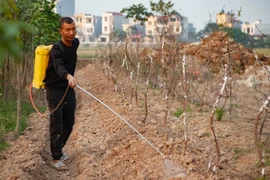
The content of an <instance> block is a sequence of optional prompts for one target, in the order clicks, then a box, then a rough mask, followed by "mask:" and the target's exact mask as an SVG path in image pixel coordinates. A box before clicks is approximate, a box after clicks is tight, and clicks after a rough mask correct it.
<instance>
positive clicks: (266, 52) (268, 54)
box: [255, 48, 270, 57]
mask: <svg viewBox="0 0 270 180" xmlns="http://www.w3.org/2000/svg"><path fill="white" fill-rule="evenodd" d="M255 50H256V52H258V53H260V54H263V55H264V56H266V57H270V48H256V49H255Z"/></svg>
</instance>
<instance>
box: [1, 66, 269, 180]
mask: <svg viewBox="0 0 270 180" xmlns="http://www.w3.org/2000/svg"><path fill="white" fill-rule="evenodd" d="M253 72H254V70H250V71H249V72H246V73H245V74H243V75H242V77H241V81H239V84H238V86H237V87H236V88H235V89H236V92H237V93H236V98H235V101H238V107H237V108H236V110H235V111H234V113H233V114H232V117H233V118H232V119H229V118H228V116H225V117H224V120H223V121H215V122H214V126H215V130H216V133H217V137H218V141H219V144H220V149H221V160H220V162H221V163H220V165H221V166H220V167H219V168H217V170H216V171H215V172H212V173H211V172H210V173H209V172H208V171H209V169H208V165H209V163H211V162H212V163H213V161H214V160H215V158H216V157H215V156H216V154H215V146H214V143H213V141H212V136H211V133H210V130H209V117H210V113H211V112H210V110H205V111H203V112H198V110H197V109H196V106H194V107H192V111H191V112H188V113H187V121H188V124H189V126H188V132H189V139H190V140H189V142H188V147H187V151H186V154H185V156H184V157H183V158H181V153H182V149H183V140H184V137H183V129H184V128H183V127H184V126H183V123H182V117H180V118H176V117H175V116H174V112H175V110H176V109H177V108H178V107H180V102H176V101H171V103H170V111H169V118H168V122H167V125H166V127H164V124H163V119H164V107H163V104H164V99H162V98H161V96H160V94H158V93H157V92H156V91H155V90H151V91H150V92H149V93H150V94H151V97H152V98H151V99H149V115H148V119H147V121H146V122H144V121H143V119H142V118H143V111H144V107H143V103H142V102H143V95H142V94H139V97H138V98H139V106H136V105H135V104H132V106H130V104H129V102H130V100H129V95H128V94H126V95H123V94H118V93H117V92H115V91H114V88H115V87H114V84H113V82H112V81H111V80H108V79H107V78H106V77H105V75H104V74H103V73H102V72H100V71H99V70H97V69H96V68H95V66H94V65H93V64H91V63H89V61H79V68H78V71H77V72H76V78H77V79H78V83H79V85H80V86H81V87H83V88H85V89H86V90H87V91H89V92H91V93H92V94H93V95H95V96H96V97H97V98H99V99H100V100H102V101H103V102H104V103H106V104H107V105H108V106H110V107H111V108H112V109H113V110H115V111H116V112H117V113H119V115H121V116H122V117H123V118H125V119H126V120H127V121H128V122H129V123H130V124H132V126H134V127H135V128H136V129H137V130H138V131H139V132H140V133H142V135H143V136H144V137H146V138H147V139H148V140H149V141H150V142H151V143H153V144H154V146H155V147H157V148H158V149H159V150H160V151H161V152H162V153H163V154H165V155H166V156H167V157H169V158H170V162H172V163H173V164H169V165H168V161H167V160H164V159H163V157H162V156H161V155H160V154H159V153H157V151H155V150H154V149H153V148H152V147H151V146H149V144H147V143H146V142H145V141H144V140H142V139H141V138H140V136H138V135H137V134H136V133H135V132H134V131H133V130H132V129H131V128H130V127H129V126H127V125H126V124H125V123H124V122H123V121H121V119H119V118H118V117H117V116H115V115H114V114H113V113H112V112H111V111H109V110H108V109H106V108H105V107H104V106H103V105H101V104H100V103H98V102H97V101H95V100H94V99H92V98H91V97H89V96H88V95H87V94H85V93H84V92H82V91H81V90H79V89H78V88H76V93H77V101H78V106H77V116H76V123H75V126H74V130H73V132H72V135H71V137H70V139H69V141H68V143H67V145H66V147H65V149H64V151H65V152H66V153H68V155H69V156H70V157H71V159H72V161H71V163H70V164H69V165H68V168H69V170H68V171H64V172H59V171H56V170H54V169H53V168H52V167H51V162H52V159H51V157H50V154H49V144H48V143H49V141H48V122H49V121H48V119H46V118H41V117H39V116H38V115H37V114H32V115H31V116H30V118H29V124H30V126H29V127H28V128H27V129H26V130H25V132H24V133H23V135H21V136H20V137H19V138H18V139H16V140H15V141H12V142H10V146H9V147H8V148H7V150H6V151H4V152H3V153H2V155H1V160H0V172H1V173H0V179H1V180H16V179H18V180H19V179H20V180H42V179H44V180H45V179H46V180H47V179H48V180H90V179H117V180H118V179H144V180H147V179H152V180H154V179H186V180H202V179H226V180H239V179H243V180H252V179H256V178H258V177H260V171H261V168H258V166H257V164H258V158H257V153H256V148H255V145H254V138H253V136H254V121H255V118H256V116H257V113H258V111H259V108H260V106H261V105H262V104H258V103H256V102H257V101H256V100H254V96H255V95H256V92H255V91H254V89H253V88H252V87H251V85H250V82H249V81H248V79H249V78H250V75H251V74H252V73H253ZM265 131H266V133H267V132H269V125H268V124H267V123H266V124H265ZM173 170H177V172H176V173H174V172H172V171H173ZM265 173H266V174H268V175H269V174H270V173H269V168H266V170H265ZM211 174H212V176H211Z"/></svg>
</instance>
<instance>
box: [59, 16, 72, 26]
mask: <svg viewBox="0 0 270 180" xmlns="http://www.w3.org/2000/svg"><path fill="white" fill-rule="evenodd" d="M64 23H67V24H72V23H74V20H73V19H72V18H70V17H63V18H61V19H60V28H62V25H63V24H64Z"/></svg>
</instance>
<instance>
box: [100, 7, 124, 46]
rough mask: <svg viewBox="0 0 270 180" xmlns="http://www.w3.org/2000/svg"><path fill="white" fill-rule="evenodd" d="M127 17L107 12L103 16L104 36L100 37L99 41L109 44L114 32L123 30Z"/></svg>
mask: <svg viewBox="0 0 270 180" xmlns="http://www.w3.org/2000/svg"><path fill="white" fill-rule="evenodd" d="M124 21H125V17H124V16H123V15H122V14H121V13H117V12H106V13H103V14H102V34H101V35H100V36H99V41H101V42H109V41H110V39H111V35H112V33H113V31H114V30H123V28H122V24H123V23H124Z"/></svg>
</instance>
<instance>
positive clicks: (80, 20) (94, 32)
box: [73, 13, 102, 42]
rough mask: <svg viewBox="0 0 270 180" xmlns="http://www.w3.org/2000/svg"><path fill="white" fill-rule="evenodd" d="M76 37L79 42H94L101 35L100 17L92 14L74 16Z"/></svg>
mask: <svg viewBox="0 0 270 180" xmlns="http://www.w3.org/2000/svg"><path fill="white" fill-rule="evenodd" d="M73 18H74V20H75V23H76V28H77V37H78V38H79V39H80V42H94V41H95V40H96V39H97V38H98V36H99V35H100V34H101V24H102V23H101V16H95V15H93V14H83V13H82V14H75V15H74V17H73Z"/></svg>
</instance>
